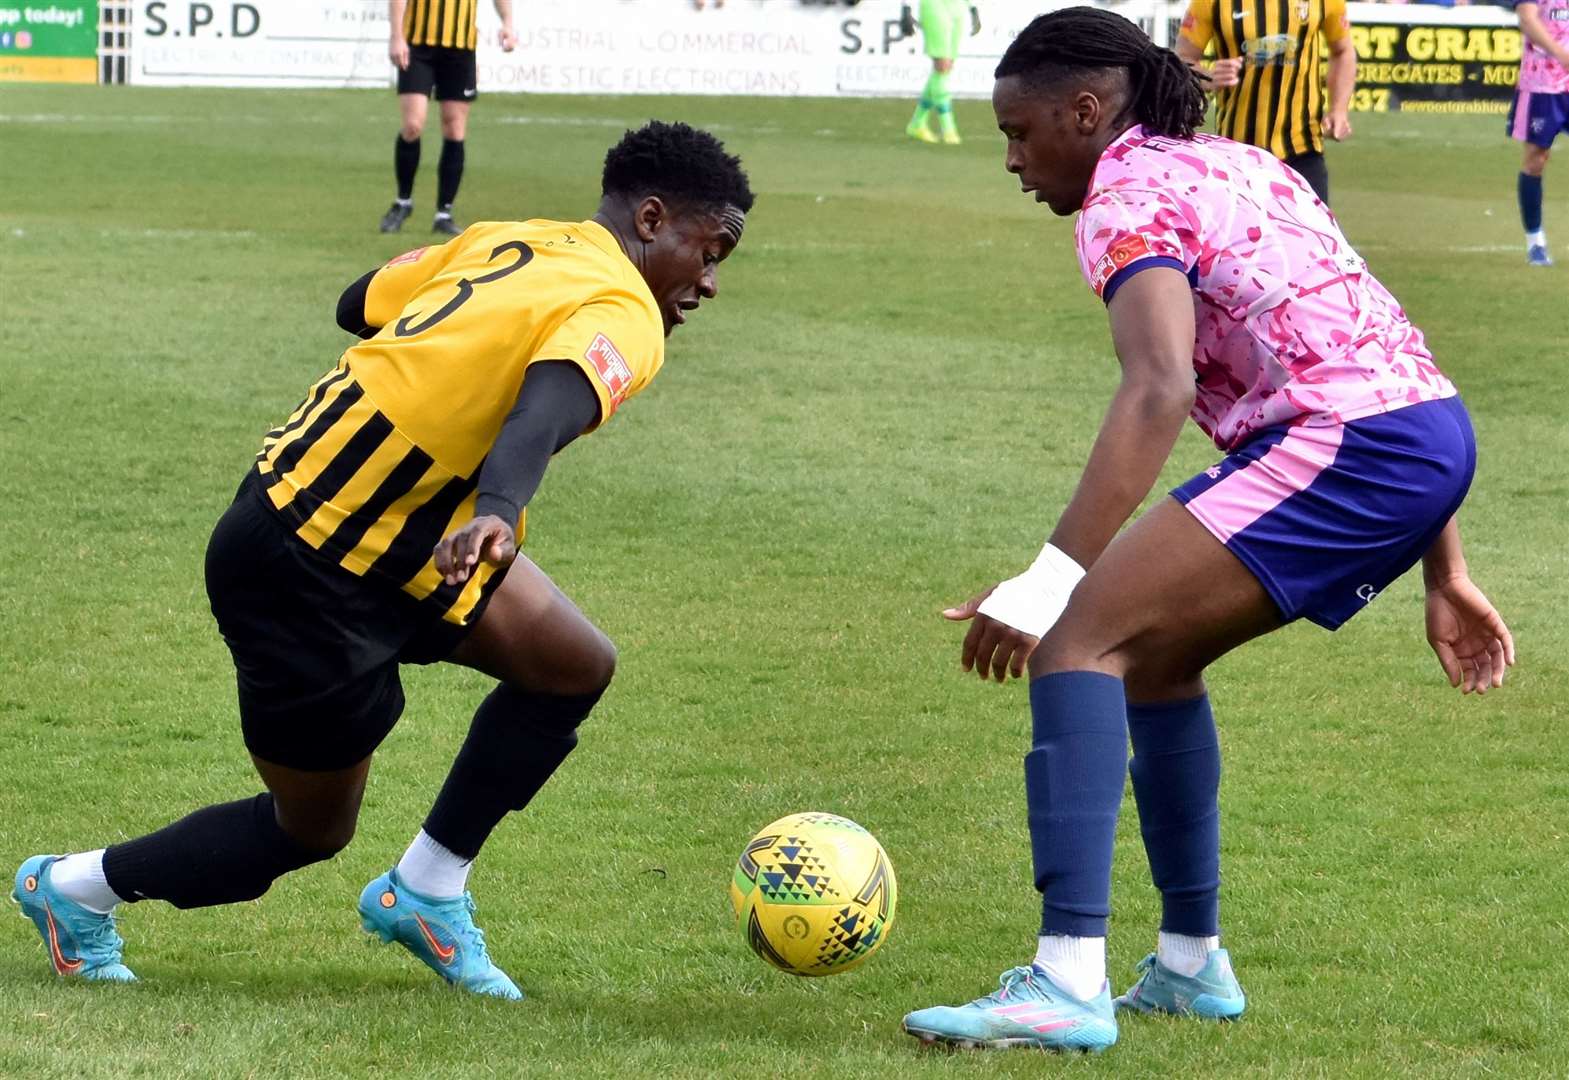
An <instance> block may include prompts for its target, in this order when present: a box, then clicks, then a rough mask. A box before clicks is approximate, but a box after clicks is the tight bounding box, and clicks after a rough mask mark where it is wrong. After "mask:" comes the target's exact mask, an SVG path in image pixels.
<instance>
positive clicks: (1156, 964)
mask: <svg viewBox="0 0 1569 1080" xmlns="http://www.w3.org/2000/svg"><path fill="white" fill-rule="evenodd" d="M1137 971H1138V972H1139V978H1138V981H1137V982H1135V983H1134V984H1133V985H1132V986H1130V987H1128V992H1127V993H1126V994H1123V995H1122V996H1121V997H1119V998H1118V999H1117V1001H1116V1006H1117V1008H1119V1009H1132V1010H1133V1011H1135V1012H1145V1013H1151V1012H1160V1013H1170V1014H1171V1015H1173V1016H1198V1017H1202V1018H1204V1019H1206V1020H1235V1019H1236V1018H1237V1017H1239V1016H1241V1015H1242V1010H1244V1009H1246V1008H1247V1006H1248V999H1247V998H1246V997H1245V996H1244V995H1243V993H1242V986H1241V984H1240V983H1238V982H1237V976H1236V975H1235V974H1234V973H1233V972H1232V970H1231V956H1230V955H1229V954H1228V953H1227V952H1226V950H1225V949H1212V950H1210V954H1209V959H1208V960H1206V961H1205V963H1204V968H1203V970H1202V971H1200V972H1199V973H1198V974H1197V975H1178V974H1177V973H1176V972H1175V971H1172V970H1171V969H1170V968H1169V967H1167V966H1166V965H1164V964H1162V963H1161V962H1160V961H1159V960H1157V959H1155V954H1154V953H1150V954H1149V955H1148V956H1146V957H1145V958H1144V959H1142V960H1140V961H1139V964H1138V968H1137Z"/></svg>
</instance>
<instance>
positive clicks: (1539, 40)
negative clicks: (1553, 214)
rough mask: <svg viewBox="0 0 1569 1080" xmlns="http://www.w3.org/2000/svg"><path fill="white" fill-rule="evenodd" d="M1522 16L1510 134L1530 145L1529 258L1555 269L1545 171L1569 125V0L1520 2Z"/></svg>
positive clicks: (1525, 210)
mask: <svg viewBox="0 0 1569 1080" xmlns="http://www.w3.org/2000/svg"><path fill="white" fill-rule="evenodd" d="M1515 12H1516V14H1518V15H1519V16H1520V36H1521V37H1522V38H1524V39H1525V48H1524V49H1523V50H1522V51H1521V53H1520V80H1519V83H1518V84H1517V86H1516V88H1515V99H1514V103H1513V104H1512V105H1510V106H1509V127H1508V130H1509V134H1510V135H1511V136H1512V137H1514V138H1516V139H1519V140H1520V141H1521V142H1522V143H1524V144H1525V158H1524V160H1523V161H1522V162H1521V163H1520V181H1519V185H1518V192H1519V198H1520V222H1521V224H1522V225H1524V226H1525V258H1526V262H1528V263H1530V264H1531V265H1532V266H1551V265H1553V259H1552V256H1551V255H1549V254H1548V252H1547V232H1546V230H1544V229H1543V228H1542V173H1543V172H1544V171H1546V169H1547V159H1548V157H1549V155H1551V154H1552V152H1553V140H1554V139H1556V138H1557V137H1558V133H1559V132H1560V131H1563V130H1564V129H1565V127H1566V126H1569V0H1542V2H1541V3H1536V2H1525V0H1522V2H1520V3H1517V4H1515Z"/></svg>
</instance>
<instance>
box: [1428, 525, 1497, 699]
mask: <svg viewBox="0 0 1569 1080" xmlns="http://www.w3.org/2000/svg"><path fill="white" fill-rule="evenodd" d="M1422 582H1423V584H1424V585H1426V586H1427V641H1428V644H1430V645H1431V646H1432V647H1433V652H1434V653H1436V654H1437V655H1438V662H1439V664H1440V665H1441V666H1442V667H1443V669H1444V674H1445V675H1447V676H1449V685H1450V686H1457V687H1459V688H1460V692H1461V693H1463V694H1469V693H1471V692H1472V691H1473V690H1474V691H1476V692H1477V693H1478V694H1485V693H1487V691H1488V690H1490V689H1493V688H1495V687H1499V686H1502V685H1504V672H1505V671H1506V670H1508V668H1509V667H1510V665H1512V664H1513V663H1514V662H1515V642H1514V638H1513V637H1511V636H1510V634H1509V627H1508V626H1506V625H1504V620H1503V618H1502V616H1500V615H1499V614H1498V611H1497V609H1496V608H1494V607H1493V605H1492V604H1491V603H1490V602H1489V601H1488V599H1487V597H1485V596H1483V595H1482V590H1481V589H1478V588H1477V587H1476V585H1474V584H1473V583H1472V581H1471V575H1470V573H1469V572H1468V571H1467V569H1466V562H1465V553H1464V552H1463V551H1462V550H1461V546H1460V522H1459V519H1458V518H1453V517H1452V518H1450V519H1449V523H1448V524H1447V525H1445V526H1444V531H1443V532H1441V533H1439V535H1438V539H1437V540H1435V541H1433V545H1432V547H1430V548H1428V549H1427V554H1425V555H1423V556H1422Z"/></svg>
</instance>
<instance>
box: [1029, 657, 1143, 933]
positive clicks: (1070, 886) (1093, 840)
mask: <svg viewBox="0 0 1569 1080" xmlns="http://www.w3.org/2000/svg"><path fill="white" fill-rule="evenodd" d="M1030 711H1031V713H1032V714H1033V715H1034V719H1035V739H1034V745H1033V748H1032V749H1031V750H1030V752H1029V754H1028V755H1026V756H1025V758H1024V794H1025V799H1026V801H1027V802H1028V804H1029V810H1030V846H1031V848H1032V849H1033V851H1034V855H1035V887H1036V888H1037V889H1039V890H1040V891H1041V933H1042V934H1066V935H1069V936H1072V937H1105V936H1106V917H1107V916H1108V915H1109V914H1110V913H1111V853H1112V846H1113V844H1114V843H1115V841H1116V836H1117V811H1118V810H1119V809H1120V808H1121V806H1122V788H1123V784H1124V783H1125V782H1126V777H1127V770H1128V729H1127V704H1126V698H1125V697H1124V696H1123V690H1122V680H1121V679H1118V678H1115V677H1114V676H1111V675H1102V674H1101V673H1099V672H1096V671H1064V672H1060V673H1058V674H1055V675H1042V676H1041V677H1040V678H1038V679H1036V680H1035V681H1034V682H1032V683H1030Z"/></svg>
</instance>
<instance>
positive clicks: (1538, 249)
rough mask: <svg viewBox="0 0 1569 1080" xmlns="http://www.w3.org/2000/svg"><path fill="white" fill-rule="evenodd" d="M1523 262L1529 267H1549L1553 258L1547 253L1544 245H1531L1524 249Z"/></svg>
mask: <svg viewBox="0 0 1569 1080" xmlns="http://www.w3.org/2000/svg"><path fill="white" fill-rule="evenodd" d="M1525 261H1526V263H1527V264H1529V265H1531V266H1551V265H1553V257H1552V256H1551V255H1549V254H1548V253H1547V246H1546V245H1545V244H1532V245H1531V246H1530V247H1528V248H1527V249H1526V252H1525Z"/></svg>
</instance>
